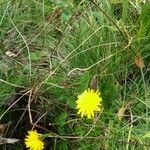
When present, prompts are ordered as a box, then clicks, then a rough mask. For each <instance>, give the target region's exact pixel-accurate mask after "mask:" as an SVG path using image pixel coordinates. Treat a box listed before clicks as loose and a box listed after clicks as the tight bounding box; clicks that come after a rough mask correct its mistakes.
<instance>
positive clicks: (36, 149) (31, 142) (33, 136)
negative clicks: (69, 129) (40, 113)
mask: <svg viewBox="0 0 150 150" xmlns="http://www.w3.org/2000/svg"><path fill="white" fill-rule="evenodd" d="M25 145H26V147H27V148H29V150H43V149H44V143H43V141H42V139H41V136H40V134H39V133H37V131H36V130H34V131H28V135H27V136H26V138H25Z"/></svg>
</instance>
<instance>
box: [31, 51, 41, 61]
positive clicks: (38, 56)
mask: <svg viewBox="0 0 150 150" xmlns="http://www.w3.org/2000/svg"><path fill="white" fill-rule="evenodd" d="M30 57H31V60H33V61H38V60H40V59H41V57H42V54H41V52H40V51H35V52H31V53H30Z"/></svg>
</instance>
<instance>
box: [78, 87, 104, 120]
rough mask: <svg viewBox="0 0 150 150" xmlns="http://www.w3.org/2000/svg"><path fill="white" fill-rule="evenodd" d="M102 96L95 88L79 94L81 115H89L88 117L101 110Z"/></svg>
mask: <svg viewBox="0 0 150 150" xmlns="http://www.w3.org/2000/svg"><path fill="white" fill-rule="evenodd" d="M101 102H102V97H100V92H99V91H98V90H97V91H94V90H93V89H87V90H85V91H84V92H83V93H82V94H81V95H78V100H77V101H76V103H77V107H76V108H77V109H79V111H78V114H81V117H84V116H87V118H89V119H90V118H91V117H94V112H95V111H97V112H99V111H101V107H102V104H101Z"/></svg>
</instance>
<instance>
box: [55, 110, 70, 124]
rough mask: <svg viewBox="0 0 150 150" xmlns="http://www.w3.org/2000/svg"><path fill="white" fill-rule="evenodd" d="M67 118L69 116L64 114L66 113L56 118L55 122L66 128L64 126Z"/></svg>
mask: <svg viewBox="0 0 150 150" xmlns="http://www.w3.org/2000/svg"><path fill="white" fill-rule="evenodd" d="M67 118H68V115H67V113H65V112H64V113H62V114H61V115H59V116H58V117H57V118H56V120H55V122H56V123H57V124H58V125H59V126H64V124H65V123H66V120H67Z"/></svg>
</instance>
